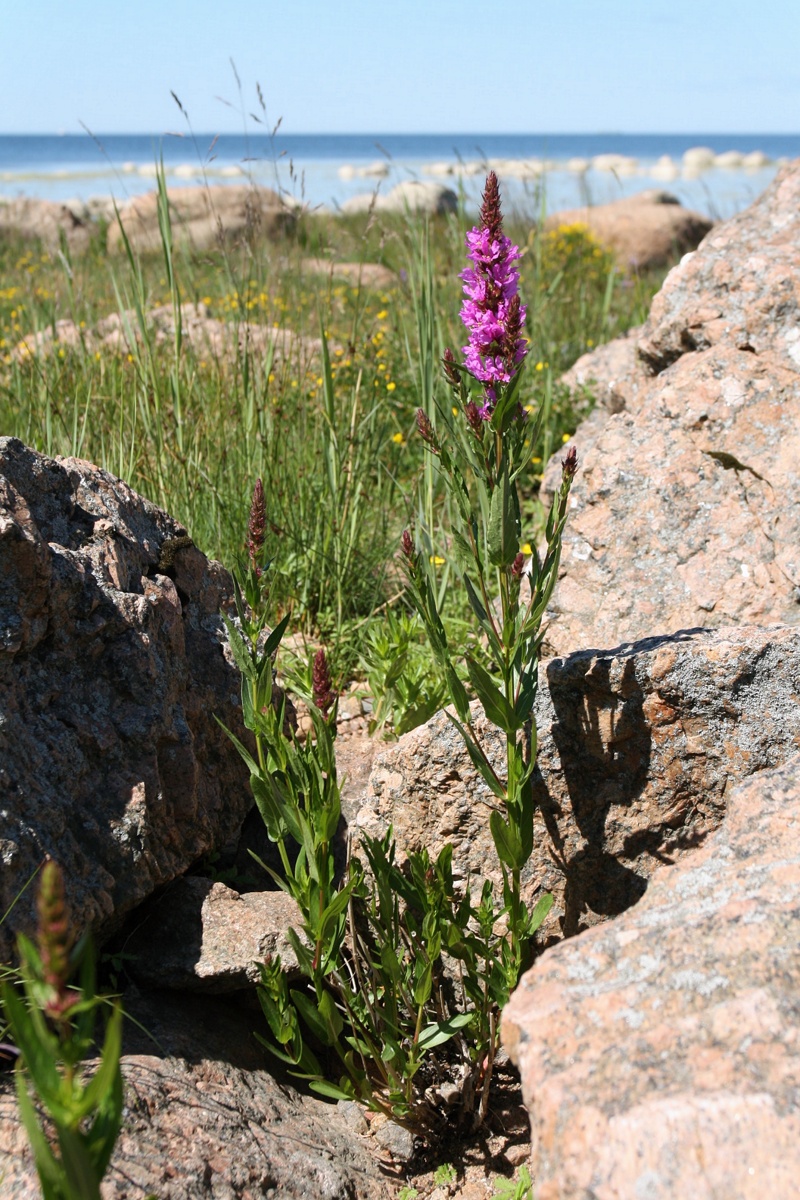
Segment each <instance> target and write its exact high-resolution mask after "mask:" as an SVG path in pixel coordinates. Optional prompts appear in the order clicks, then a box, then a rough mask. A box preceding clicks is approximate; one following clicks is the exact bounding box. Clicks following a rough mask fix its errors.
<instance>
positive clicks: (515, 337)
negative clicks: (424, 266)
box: [461, 171, 527, 421]
mask: <svg viewBox="0 0 800 1200" xmlns="http://www.w3.org/2000/svg"><path fill="white" fill-rule="evenodd" d="M466 242H467V258H469V259H470V260H471V261H472V262H473V263H474V267H467V269H466V270H465V271H462V272H461V278H462V279H463V281H464V295H465V297H466V299H465V300H464V303H463V305H462V308H461V320H462V321H463V322H464V325H465V326H466V328H467V330H468V331H469V344H468V345H466V346H464V348H463V350H464V365H465V366H466V368H467V370H468V371H469V372H470V374H471V375H473V376H474V378H475V379H478V380H480V382H481V383H482V384H484V392H483V405H482V406H481V407H480V409H479V412H480V415H481V417H482V419H483V420H484V421H488V420H489V418H490V417H491V415H492V412H493V411H494V406H495V404H496V403H497V387H496V385H497V384H503V383H510V381H511V380H512V379H513V377H514V375H516V373H517V370H518V368H519V365H520V363H521V362H522V360H523V359H524V358H525V355H526V354H527V345H526V342H525V338H524V337H523V336H522V330H523V329H524V327H525V314H526V311H527V310H526V308H525V305H524V304H520V301H519V296H518V295H517V285H518V283H519V271H518V270H517V268H516V267H515V266H514V263H515V262H516V261H517V259H518V258H520V257H521V256H520V251H519V247H518V246H515V245H514V244H513V243H512V241H511V239H510V238H507V237H506V236H505V235H504V233H503V218H502V215H501V212H500V189H499V186H498V183H497V176H496V175H495V173H494V171H490V172H489V174H488V175H487V177H486V187H485V189H484V193H483V204H482V205H481V224H480V225H479V226H476V227H475V228H474V229H472V230H470V232H469V233H468V234H467V238H466Z"/></svg>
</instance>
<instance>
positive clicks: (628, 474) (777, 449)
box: [545, 162, 800, 654]
mask: <svg viewBox="0 0 800 1200" xmlns="http://www.w3.org/2000/svg"><path fill="white" fill-rule="evenodd" d="M576 366H577V364H576ZM573 371H575V368H573ZM580 378H581V380H586V379H588V378H594V379H595V381H596V384H597V389H598V393H599V396H600V398H601V401H602V406H601V409H600V410H596V412H595V413H593V414H592V416H591V417H590V418H589V420H588V422H587V424H586V429H585V431H584V430H583V427H579V428H578V430H577V432H576V435H575V441H576V444H577V446H578V451H579V457H580V458H581V460H582V463H581V468H580V470H579V473H578V476H577V479H576V481H575V485H574V487H573V492H572V498H571V511H570V514H569V519H568V522H567V527H566V531H565V535H564V552H563V556H562V561H561V578H560V582H559V585H558V587H557V589H556V592H555V596H554V599H553V604H552V611H551V617H552V618H553V621H552V625H551V626H550V629H549V631H548V645H549V648H550V650H551V652H553V653H558V654H564V653H568V652H569V651H571V650H573V649H576V648H578V647H579V646H585V645H587V643H588V644H593V645H615V644H617V643H619V642H621V641H628V640H632V639H635V638H639V637H643V636H646V635H652V634H658V633H661V632H668V631H670V630H674V629H678V628H682V627H691V626H696V625H727V624H732V623H739V622H741V623H743V624H744V623H758V624H770V623H774V622H780V623H782V624H797V623H798V622H800V162H795V163H793V164H790V165H789V166H787V167H785V168H783V169H782V170H781V172H780V173H779V174H778V175H777V176H776V178H775V180H774V182H773V183H772V185H771V186H770V187H769V188H768V189H767V191H766V192H765V193H764V195H763V196H762V197H761V198H760V199H759V200H758V201H756V203H755V204H753V205H752V206H751V207H750V208H749V209H747V210H746V211H745V212H743V213H740V214H739V215H738V216H736V217H734V218H732V220H730V221H726V222H724V223H723V224H721V225H719V226H716V227H715V228H714V230H713V231H712V232H711V233H710V234H709V235H708V236H707V237H706V238H705V240H704V241H703V242H702V244H701V245H700V247H699V249H698V250H697V251H696V252H695V253H694V254H692V255H687V256H686V258H685V259H684V260H683V262H682V263H681V264H680V266H678V267H676V268H675V269H674V270H673V271H671V272H670V274H669V275H668V276H667V279H666V281H665V283H664V286H663V287H662V289H661V291H660V292H659V293H658V295H657V296H656V297H655V299H654V300H653V304H652V307H651V311H650V315H649V318H648V320H647V322H646V324H645V326H644V327H643V328H642V330H641V331H640V334H639V337H638V341H637V343H636V351H635V353H632V347H631V344H630V339H626V340H625V342H624V344H620V346H619V348H618V350H617V351H615V352H614V353H612V352H611V351H610V350H609V348H608V347H603V348H602V349H601V350H600V351H598V352H597V354H596V356H585V358H584V359H582V360H581V364H580ZM575 380H576V382H578V377H577V375H576V376H575ZM614 409H616V411H613V410H614ZM555 469H556V470H557V468H555ZM553 470H554V467H553V466H551V468H550V470H549V472H548V476H547V479H546V481H545V482H546V483H547V482H548V480H549V481H550V482H551V486H552V475H553Z"/></svg>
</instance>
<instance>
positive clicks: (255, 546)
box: [247, 479, 267, 575]
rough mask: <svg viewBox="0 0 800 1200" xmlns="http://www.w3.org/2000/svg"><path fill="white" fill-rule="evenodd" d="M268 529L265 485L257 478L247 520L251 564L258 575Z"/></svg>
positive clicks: (248, 552)
mask: <svg viewBox="0 0 800 1200" xmlns="http://www.w3.org/2000/svg"><path fill="white" fill-rule="evenodd" d="M266 531H267V502H266V500H265V498H264V485H263V483H262V482H261V480H260V479H257V480H256V485H255V487H254V488H253V499H252V501H251V504H250V519H249V520H248V522H247V554H248V557H249V559H250V565H251V566H252V567H253V569H254V570H255V572H256V574H258V575H260V574H261V567H260V566H259V561H258V560H259V559H260V557H261V554H262V552H263V550H264V540H265V537H266Z"/></svg>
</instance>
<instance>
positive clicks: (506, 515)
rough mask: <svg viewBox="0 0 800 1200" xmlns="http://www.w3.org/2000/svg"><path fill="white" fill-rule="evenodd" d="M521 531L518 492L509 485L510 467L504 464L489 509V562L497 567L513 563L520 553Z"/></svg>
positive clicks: (508, 565)
mask: <svg viewBox="0 0 800 1200" xmlns="http://www.w3.org/2000/svg"><path fill="white" fill-rule="evenodd" d="M519 530H520V522H519V502H518V500H517V492H516V488H513V487H512V486H511V484H510V483H509V479H508V465H507V464H506V463H504V464H503V469H502V471H501V474H500V478H499V480H498V481H497V485H496V487H495V489H494V491H493V492H492V500H491V504H490V508H489V528H488V542H489V560H490V562H492V563H493V564H494V565H495V566H496V567H510V566H511V564H512V563H513V561H514V559H515V558H516V556H517V554H518V553H519Z"/></svg>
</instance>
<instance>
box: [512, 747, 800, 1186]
mask: <svg viewBox="0 0 800 1200" xmlns="http://www.w3.org/2000/svg"><path fill="white" fill-rule="evenodd" d="M799 996H800V756H795V757H793V758H792V759H791V760H789V761H788V762H786V763H785V764H784V765H783V766H781V767H778V768H776V769H774V770H772V771H768V772H761V773H759V774H756V775H754V776H752V777H751V778H750V779H748V780H747V781H746V782H745V783H743V784H741V785H740V786H739V787H737V788H735V789H734V790H733V791H732V792H731V795H730V797H729V800H728V813H727V816H726V818H725V821H724V823H723V825H722V827H721V828H720V829H719V830H718V831H717V832H716V833H715V834H714V836H713V837H712V838H710V839H709V840H708V842H707V843H706V845H705V846H704V847H703V848H702V849H701V850H698V851H696V852H695V853H694V854H692V855H691V856H689V857H687V858H686V859H685V860H684V861H683V862H682V863H680V864H678V865H676V866H674V867H669V868H662V869H660V870H659V871H658V872H657V873H656V874H655V876H654V877H653V879H652V880H651V883H650V886H649V887H648V890H647V894H646V895H645V897H644V899H642V900H641V901H640V902H639V904H638V905H637V906H636V907H635V908H633V909H631V911H630V912H627V913H625V914H624V916H622V917H619V918H618V919H617V920H615V921H613V922H610V923H608V924H606V925H604V926H602V927H601V928H597V929H592V930H590V931H588V932H587V933H583V934H581V936H580V937H578V938H576V939H574V940H572V941H569V942H565V943H563V944H562V945H560V946H556V947H553V948H552V949H550V950H548V951H547V952H546V953H545V954H544V955H543V956H542V958H541V959H540V960H539V961H538V962H537V963H536V965H535V966H534V967H533V968H532V970H530V971H529V972H528V974H527V975H525V976H524V977H523V979H522V982H521V984H520V986H519V988H518V989H517V991H516V992H515V994H514V996H513V997H512V999H511V1002H510V1004H509V1005H508V1006H507V1007H506V1009H505V1011H504V1013H503V1026H502V1031H503V1039H504V1042H505V1045H506V1048H507V1049H508V1051H509V1052H510V1054H511V1056H512V1058H513V1059H514V1060H515V1061H516V1063H517V1065H518V1066H519V1069H520V1072H521V1075H522V1086H523V1091H524V1096H525V1100H526V1104H527V1107H528V1111H529V1114H530V1118H531V1127H532V1133H533V1138H532V1141H533V1174H534V1180H535V1187H536V1196H537V1198H538V1200H561V1198H562V1197H569V1198H570V1200H600V1198H602V1200H606V1198H608V1200H612V1198H617V1197H619V1198H620V1200H621V1198H622V1197H625V1198H627V1197H647V1200H677V1197H686V1198H687V1200H688V1197H691V1200H715V1198H716V1197H722V1196H725V1197H730V1198H731V1200H733V1198H734V1197H735V1198H736V1200H763V1197H765V1196H772V1197H775V1198H776V1200H778V1198H780V1200H789V1197H794V1196H797V1195H798V1194H800V1185H799V1184H798V1179H800V1002H799V1001H798V997H799Z"/></svg>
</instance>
